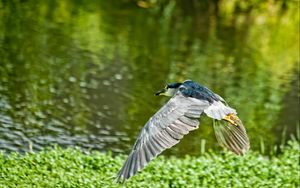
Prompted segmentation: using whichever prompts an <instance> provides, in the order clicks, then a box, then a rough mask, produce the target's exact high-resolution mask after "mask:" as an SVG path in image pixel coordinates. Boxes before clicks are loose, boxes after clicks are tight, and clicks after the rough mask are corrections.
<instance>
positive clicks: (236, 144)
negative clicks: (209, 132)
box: [214, 114, 250, 155]
mask: <svg viewBox="0 0 300 188" xmlns="http://www.w3.org/2000/svg"><path fill="white" fill-rule="evenodd" d="M214 130H215V135H216V137H217V141H218V143H219V144H220V145H221V146H223V147H226V148H227V149H229V150H230V151H232V152H234V153H236V154H237V155H243V154H245V153H246V152H247V151H248V150H249V148H250V142H249V138H248V136H247V133H246V130H245V127H244V125H243V123H242V121H241V120H240V119H239V118H238V117H237V116H236V115H234V114H228V115H227V116H226V117H225V118H223V120H220V121H219V120H214Z"/></svg>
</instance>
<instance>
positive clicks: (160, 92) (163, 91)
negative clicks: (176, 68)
mask: <svg viewBox="0 0 300 188" xmlns="http://www.w3.org/2000/svg"><path fill="white" fill-rule="evenodd" d="M166 91H167V90H166V89H162V90H159V91H158V92H156V93H155V95H156V96H158V95H163V94H164V93H165V92H166Z"/></svg>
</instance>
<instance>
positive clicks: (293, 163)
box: [0, 141, 299, 188]
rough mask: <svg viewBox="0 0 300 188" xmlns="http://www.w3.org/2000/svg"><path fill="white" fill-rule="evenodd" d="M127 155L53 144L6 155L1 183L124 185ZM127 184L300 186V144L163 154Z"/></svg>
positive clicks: (0, 172)
mask: <svg viewBox="0 0 300 188" xmlns="http://www.w3.org/2000/svg"><path fill="white" fill-rule="evenodd" d="M125 158H126V156H123V155H122V156H115V157H113V156H112V155H111V154H110V153H105V154H104V153H99V152H91V153H87V152H82V151H80V150H79V149H74V148H68V149H62V148H59V147H54V148H48V149H45V150H43V151H40V152H38V153H26V154H19V153H11V154H9V155H5V154H4V153H1V154H0V187H101V188H104V187H122V185H117V184H115V183H113V179H114V176H115V175H116V173H117V171H118V170H119V169H120V167H121V165H122V164H123V162H124V160H125ZM123 187H251V188H253V187H272V188H274V187H299V143H298V142H297V141H290V142H289V143H288V145H287V146H286V147H285V148H284V150H283V153H282V154H280V155H278V156H273V157H266V156H263V155H261V154H259V153H258V152H253V151H251V152H249V153H248V154H247V155H246V156H244V157H238V156H235V155H233V154H231V153H226V152H225V153H205V154H204V155H201V156H198V157H191V156H186V157H184V158H175V157H170V158H167V157H163V156H160V157H158V158H157V159H155V160H154V161H153V162H151V163H150V164H149V166H147V167H146V169H144V170H143V171H142V172H140V173H138V174H137V175H136V176H134V177H133V178H131V179H130V180H129V181H128V182H126V183H125V185H124V186H123Z"/></svg>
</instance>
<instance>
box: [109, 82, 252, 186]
mask: <svg viewBox="0 0 300 188" xmlns="http://www.w3.org/2000/svg"><path fill="white" fill-rule="evenodd" d="M155 95H157V96H160V95H164V96H168V97H171V98H170V100H169V101H168V102H167V103H166V104H165V105H164V106H162V107H161V108H160V109H159V110H158V111H157V112H156V113H155V114H154V115H153V116H152V117H151V118H150V119H149V120H148V121H147V123H146V124H145V126H144V127H143V128H142V130H141V131H140V133H139V136H138V138H137V140H136V142H135V144H134V145H133V147H132V150H131V152H130V154H129V156H128V158H127V160H126V162H125V163H124V165H123V167H122V168H121V170H120V171H119V173H118V174H117V177H116V179H115V181H116V182H122V183H124V182H125V181H126V180H127V179H129V178H130V177H132V176H133V175H135V174H136V173H137V172H138V171H140V170H142V169H143V168H145V166H146V165H147V164H148V163H149V162H150V161H151V160H152V159H154V158H155V157H156V156H157V155H159V154H160V153H161V152H163V151H164V150H166V149H169V148H171V147H172V146H174V145H176V144H178V143H179V141H180V140H181V139H182V138H183V136H184V135H186V134H188V133H189V132H190V131H193V130H195V129H197V128H198V127H199V124H200V122H199V118H200V116H201V115H202V114H203V113H204V114H206V115H207V116H208V117H210V118H212V119H213V127H214V132H215V136H216V138H217V142H218V143H219V145H221V146H222V147H225V148H227V149H229V150H230V151H232V152H233V153H235V154H237V155H244V154H245V153H246V152H247V151H248V150H249V148H250V142H249V138H248V136H247V133H246V129H245V127H244V125H243V123H242V121H241V120H240V119H239V117H238V116H237V112H236V110H235V109H233V108H231V107H230V106H229V105H228V104H227V102H226V101H225V100H224V99H223V98H222V97H221V96H219V95H218V94H216V93H214V92H212V91H211V90H210V89H208V88H207V87H205V86H202V85H200V84H198V83H197V82H194V81H192V80H185V81H184V82H174V83H169V84H167V85H166V86H165V87H164V88H163V89H161V90H159V91H158V92H156V93H155Z"/></svg>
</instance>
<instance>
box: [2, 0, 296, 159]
mask: <svg viewBox="0 0 300 188" xmlns="http://www.w3.org/2000/svg"><path fill="white" fill-rule="evenodd" d="M152 2H155V1H152ZM163 2H164V3H162V4H151V3H148V4H147V3H146V4H140V3H139V5H140V6H142V5H143V7H144V8H142V7H139V6H137V4H136V3H135V1H132V2H130V1H129V0H126V1H125V0H123V1H118V2H114V1H93V2H89V3H88V4H86V3H84V2H81V1H76V2H73V1H44V2H42V1H41V2H38V3H37V2H35V1H25V2H24V1H20V2H19V1H7V2H1V3H0V20H1V21H0V57H1V59H0V65H1V66H0V149H4V150H6V151H28V149H29V144H32V147H33V149H34V150H39V149H41V148H42V147H44V146H49V145H51V144H54V143H58V144H59V145H62V146H75V145H76V146H81V147H83V148H86V149H96V150H101V151H104V150H112V151H113V152H128V150H129V149H130V147H131V145H132V144H133V143H134V140H135V137H136V136H137V134H138V132H139V130H140V129H141V127H142V126H143V125H144V123H145V122H146V121H147V119H148V118H149V117H150V116H151V115H152V114H153V113H155V111H156V110H157V109H158V108H159V107H160V106H161V105H163V104H164V103H165V101H166V100H167V99H166V98H159V97H155V96H154V95H153V93H154V92H155V91H156V90H158V89H160V88H161V87H163V86H164V84H165V83H166V82H173V81H183V80H184V79H193V80H195V81H198V82H200V83H202V84H203V85H206V86H208V87H209V88H211V89H212V90H213V91H215V92H217V93H219V94H220V95H222V96H223V97H224V98H225V99H226V100H227V101H228V102H229V104H230V105H232V106H233V107H235V108H236V109H237V110H238V112H239V116H240V117H241V118H242V119H243V121H244V124H245V125H246V127H247V130H248V133H249V136H250V139H251V142H252V148H253V149H258V148H259V145H260V143H261V141H264V142H265V143H266V145H267V146H268V147H273V144H275V143H278V142H280V140H281V136H282V131H283V130H286V132H287V135H289V134H291V133H294V132H295V129H296V126H297V123H298V122H299V87H298V86H297V84H298V77H299V71H298V70H297V64H298V63H299V59H298V55H299V54H298V51H299V49H298V44H297V42H295V41H299V36H298V32H299V31H298V30H297V29H298V28H297V26H298V23H299V18H298V17H297V15H298V14H297V8H296V7H297V5H296V2H295V3H294V4H293V3H292V2H289V4H285V3H283V4H280V3H270V2H268V3H259V4H255V3H252V4H251V3H249V4H247V3H246V4H243V3H239V1H234V0H231V1H216V2H211V1H207V2H206V1H203V2H201V3H200V2H198V3H197V2H194V3H192V4H191V3H188V2H185V1H168V2H165V1H163ZM297 31H298V32H297ZM201 123H202V125H201V127H200V129H199V130H197V131H194V132H192V133H191V134H189V135H187V136H186V138H185V139H183V141H182V142H181V143H180V144H179V145H178V146H176V147H175V148H174V149H173V150H171V151H168V152H169V153H170V154H175V155H182V154H187V153H189V154H199V152H200V144H201V142H200V140H201V139H206V140H207V142H206V143H207V145H206V148H215V147H217V145H216V140H215V137H214V135H213V130H212V122H211V120H210V119H208V118H206V117H204V118H203V119H202V120H201ZM168 152H167V153H168Z"/></svg>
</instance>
